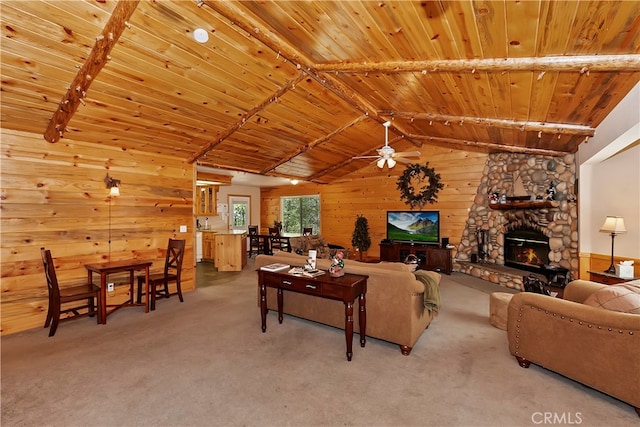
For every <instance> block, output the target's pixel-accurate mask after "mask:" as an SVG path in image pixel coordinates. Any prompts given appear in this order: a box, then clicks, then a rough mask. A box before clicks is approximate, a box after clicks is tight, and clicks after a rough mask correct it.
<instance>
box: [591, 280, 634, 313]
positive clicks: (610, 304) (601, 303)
mask: <svg viewBox="0 0 640 427" xmlns="http://www.w3.org/2000/svg"><path fill="white" fill-rule="evenodd" d="M584 304H586V305H589V306H592V307H599V308H604V309H606V310H613V311H621V312H624V313H632V314H640V286H638V285H630V284H628V283H622V284H618V285H611V286H606V287H604V288H602V289H600V290H598V291H596V292H594V293H592V294H591V295H589V297H588V298H587V299H586V300H585V301H584Z"/></svg>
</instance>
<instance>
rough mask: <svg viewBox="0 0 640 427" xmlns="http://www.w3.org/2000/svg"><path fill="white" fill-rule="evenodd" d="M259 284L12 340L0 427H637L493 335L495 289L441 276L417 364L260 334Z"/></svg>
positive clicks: (281, 333) (339, 341)
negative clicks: (518, 356) (524, 361)
mask: <svg viewBox="0 0 640 427" xmlns="http://www.w3.org/2000/svg"><path fill="white" fill-rule="evenodd" d="M256 276H257V275H256V273H255V272H254V271H253V264H252V262H250V264H249V265H248V266H247V267H246V268H245V269H244V271H243V272H242V273H241V274H238V275H237V278H236V279H235V280H233V281H231V282H229V283H223V284H221V285H216V286H210V287H203V288H199V289H197V290H196V291H194V292H190V293H187V294H185V302H184V303H182V304H181V303H180V302H179V300H178V298H176V297H172V298H170V299H168V300H160V301H159V302H158V304H157V309H156V311H154V312H152V313H149V314H145V313H144V312H143V311H142V309H141V308H139V307H136V308H126V309H122V310H119V311H117V312H115V313H114V314H112V315H111V316H109V318H108V324H107V325H100V326H98V325H96V324H95V321H94V320H93V319H87V318H85V319H78V320H76V321H73V322H68V323H63V324H62V325H60V327H59V328H58V332H57V334H56V336H55V337H53V338H48V337H47V330H45V329H37V330H31V331H27V332H24V333H19V334H15V335H10V336H7V337H3V338H2V419H1V421H2V425H3V426H5V427H6V426H40V425H51V426H70V425H77V426H87V425H98V426H239V425H246V426H338V425H358V426H535V425H542V424H547V425H548V424H555V425H562V424H564V425H570V424H573V425H575V424H580V425H582V426H605V425H606V426H630V425H638V416H637V415H636V413H635V411H634V409H633V408H632V407H631V406H630V405H627V404H625V403H623V402H620V401H618V400H616V399H614V398H612V397H609V396H607V395H605V394H602V393H600V392H598V391H595V390H592V389H590V388H587V387H584V386H582V385H581V384H579V383H576V382H574V381H571V380H569V379H566V378H564V377H562V376H560V375H557V374H555V373H553V372H550V371H547V370H545V369H543V368H540V367H538V366H533V365H532V366H531V368H529V369H523V368H521V367H520V366H519V365H518V363H517V362H516V361H515V359H514V358H513V357H512V356H511V355H510V354H509V352H508V348H507V337H506V332H505V331H502V330H500V329H496V328H494V327H492V326H491V325H490V324H489V319H488V313H489V293H490V292H491V291H493V290H500V291H502V290H503V289H496V288H495V287H494V286H495V285H492V284H489V283H487V282H482V281H480V280H478V279H474V278H471V277H469V276H466V275H463V274H459V273H454V274H453V275H451V276H446V275H444V276H443V280H442V282H441V291H442V308H441V310H440V314H439V315H438V317H437V318H436V319H435V320H434V321H433V322H432V323H431V325H430V327H429V328H428V329H427V330H426V331H425V333H424V334H423V335H422V337H421V338H420V339H419V340H418V342H417V344H416V345H415V347H414V348H413V351H412V353H411V355H410V356H408V357H405V356H402V354H401V353H400V350H399V348H398V346H397V345H394V344H390V343H387V342H384V341H380V340H376V339H372V338H368V339H367V344H366V347H365V348H361V347H360V346H359V344H358V336H357V335H356V336H355V337H354V347H353V348H354V355H353V360H352V361H351V362H347V360H346V357H345V339H344V332H343V331H342V330H340V329H335V328H332V327H328V326H324V325H320V324H317V323H314V322H310V321H306V320H303V319H298V318H294V317H291V316H285V319H284V323H283V324H278V321H277V313H273V312H270V313H269V316H268V319H267V331H266V333H262V332H261V330H260V315H259V309H258V306H257V296H256V293H257V292H256V290H257V277H256ZM285 300H286V296H285ZM545 417H546V418H545ZM545 419H546V420H548V421H547V422H543V421H544V420H545ZM549 421H553V422H549Z"/></svg>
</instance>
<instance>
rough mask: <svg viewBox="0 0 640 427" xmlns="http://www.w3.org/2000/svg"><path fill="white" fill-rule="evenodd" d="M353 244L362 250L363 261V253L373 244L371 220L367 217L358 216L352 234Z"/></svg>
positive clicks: (359, 250)
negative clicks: (370, 227)
mask: <svg viewBox="0 0 640 427" xmlns="http://www.w3.org/2000/svg"><path fill="white" fill-rule="evenodd" d="M351 244H352V245H353V247H354V248H356V249H357V250H358V252H360V261H362V257H363V253H364V252H366V251H367V250H368V249H369V247H370V246H371V237H370V236H369V222H368V221H367V218H365V217H364V216H362V215H358V217H357V218H356V224H355V229H354V230H353V235H352V236H351Z"/></svg>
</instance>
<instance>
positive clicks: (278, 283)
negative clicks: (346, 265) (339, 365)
mask: <svg viewBox="0 0 640 427" xmlns="http://www.w3.org/2000/svg"><path fill="white" fill-rule="evenodd" d="M368 277H369V276H362V275H359V274H350V273H346V274H345V275H344V276H342V277H331V276H330V275H329V274H328V273H327V274H323V275H322V276H318V277H314V278H310V277H305V276H294V275H292V274H288V273H287V272H286V271H282V272H271V271H264V270H258V287H259V289H260V317H261V320H262V332H266V330H267V312H268V311H269V310H268V308H267V287H271V288H276V289H277V292H278V293H277V298H278V322H279V323H282V319H283V303H284V295H283V294H284V292H283V291H284V290H286V291H288V292H299V293H302V294H307V295H313V296H316V297H319V298H328V299H334V300H339V301H342V302H343V303H344V333H345V340H346V342H347V360H348V361H351V357H352V356H353V347H352V345H353V304H354V302H355V301H356V300H357V301H358V316H359V317H358V320H359V322H360V346H361V347H364V346H365V343H366V333H367V329H366V328H367V309H366V300H365V294H366V293H367V278H368Z"/></svg>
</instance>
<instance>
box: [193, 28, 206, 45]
mask: <svg viewBox="0 0 640 427" xmlns="http://www.w3.org/2000/svg"><path fill="white" fill-rule="evenodd" d="M193 38H194V39H196V41H197V42H198V43H206V42H207V41H208V40H209V33H207V30H203V29H202V28H196V29H195V30H194V31H193Z"/></svg>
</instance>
